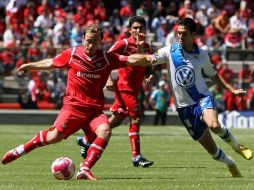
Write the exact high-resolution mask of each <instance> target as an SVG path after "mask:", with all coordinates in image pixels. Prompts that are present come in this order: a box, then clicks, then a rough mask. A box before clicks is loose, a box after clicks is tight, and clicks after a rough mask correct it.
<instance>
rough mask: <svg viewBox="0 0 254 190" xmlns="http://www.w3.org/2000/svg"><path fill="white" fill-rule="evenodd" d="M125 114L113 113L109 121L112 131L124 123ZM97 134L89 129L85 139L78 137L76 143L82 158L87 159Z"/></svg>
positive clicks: (85, 132) (86, 131)
mask: <svg viewBox="0 0 254 190" xmlns="http://www.w3.org/2000/svg"><path fill="white" fill-rule="evenodd" d="M126 116H127V115H126V114H125V113H121V112H116V111H115V112H113V114H112V115H111V117H110V118H109V119H108V122H109V124H110V127H111V129H113V128H115V127H118V126H119V125H121V123H122V121H123V120H124V119H125V118H126ZM95 138H96V134H95V132H93V131H91V130H90V129H89V128H86V130H85V131H84V136H83V137H77V139H76V142H77V144H78V145H79V146H80V155H81V157H82V158H84V159H85V158H86V156H87V150H88V149H89V147H90V145H91V143H92V142H93V141H94V140H95Z"/></svg>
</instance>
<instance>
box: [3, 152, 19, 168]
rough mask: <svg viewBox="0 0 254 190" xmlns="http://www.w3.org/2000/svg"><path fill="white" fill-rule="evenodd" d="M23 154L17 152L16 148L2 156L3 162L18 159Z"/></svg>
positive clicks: (6, 162)
mask: <svg viewBox="0 0 254 190" xmlns="http://www.w3.org/2000/svg"><path fill="white" fill-rule="evenodd" d="M20 156H21V155H20V154H19V153H18V152H17V150H16V149H12V150H10V151H8V152H6V153H5V154H4V156H3V157H2V164H8V163H10V162H12V161H14V160H16V159H18V158H19V157H20Z"/></svg>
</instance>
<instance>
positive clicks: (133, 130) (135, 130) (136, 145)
mask: <svg viewBox="0 0 254 190" xmlns="http://www.w3.org/2000/svg"><path fill="white" fill-rule="evenodd" d="M139 129H140V125H137V124H130V128H129V137H130V143H131V149H132V157H133V158H135V157H136V156H137V155H139V154H140V140H139Z"/></svg>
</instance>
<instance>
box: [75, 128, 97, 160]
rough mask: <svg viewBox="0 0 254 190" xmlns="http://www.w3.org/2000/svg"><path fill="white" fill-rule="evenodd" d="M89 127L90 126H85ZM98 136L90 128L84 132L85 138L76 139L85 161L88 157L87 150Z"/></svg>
mask: <svg viewBox="0 0 254 190" xmlns="http://www.w3.org/2000/svg"><path fill="white" fill-rule="evenodd" d="M85 125H87V126H89V124H85ZM95 138H96V134H95V132H94V131H92V130H91V129H90V128H89V127H86V130H84V136H80V137H77V138H76V142H77V144H78V145H79V146H80V156H81V157H82V158H83V159H85V158H86V156H87V150H88V149H89V147H90V145H91V143H92V142H93V141H94V140H95Z"/></svg>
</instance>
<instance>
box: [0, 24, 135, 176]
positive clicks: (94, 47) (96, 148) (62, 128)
mask: <svg viewBox="0 0 254 190" xmlns="http://www.w3.org/2000/svg"><path fill="white" fill-rule="evenodd" d="M100 44H101V30H100V28H99V27H98V26H97V25H90V26H87V27H86V29H85V31H84V35H83V46H78V47H73V48H70V49H67V50H64V51H63V52H62V53H60V54H59V55H57V56H56V57H55V58H53V59H44V60H41V61H38V62H32V63H28V64H23V65H21V66H20V68H19V69H18V72H19V74H22V73H24V72H26V71H31V70H49V69H53V68H60V69H61V68H67V69H68V78H67V87H66V96H65V97H64V103H63V107H62V109H61V110H60V113H59V114H58V117H57V118H56V121H55V123H54V124H53V126H52V127H51V128H49V129H46V130H42V131H40V132H39V133H38V134H36V135H35V136H34V137H33V138H32V139H31V140H29V141H28V142H26V143H25V144H21V145H19V146H18V147H16V148H14V149H12V150H10V151H8V152H6V153H5V154H4V156H3V157H2V164H8V163H10V162H12V161H14V160H16V159H18V158H19V157H21V156H22V155H24V154H27V153H29V152H30V151H32V150H34V149H36V148H39V147H42V146H46V145H49V144H54V143H58V142H60V141H61V140H63V139H66V138H68V137H69V136H70V135H72V134H73V133H75V132H77V131H78V130H79V129H82V130H83V131H91V132H93V133H95V134H96V138H95V140H94V141H93V142H92V144H91V146H90V147H89V149H88V152H87V154H88V156H87V158H86V159H84V162H83V163H82V164H81V165H80V169H79V171H78V173H77V179H87V180H96V178H95V177H94V176H93V174H92V172H91V170H90V169H91V168H92V167H93V166H94V164H95V163H96V162H97V160H98V159H99V158H100V156H101V154H102V152H103V151H104V149H105V148H106V146H107V144H108V141H109V139H110V137H111V128H110V126H109V123H108V119H107V117H106V115H104V114H103V112H102V110H103V106H104V94H103V87H104V86H105V84H106V82H107V79H108V77H109V75H110V73H111V71H112V70H114V69H118V68H121V67H126V65H128V64H130V62H129V61H128V59H129V58H128V57H127V56H122V55H118V54H115V53H112V52H103V51H101V50H99V46H100Z"/></svg>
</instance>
